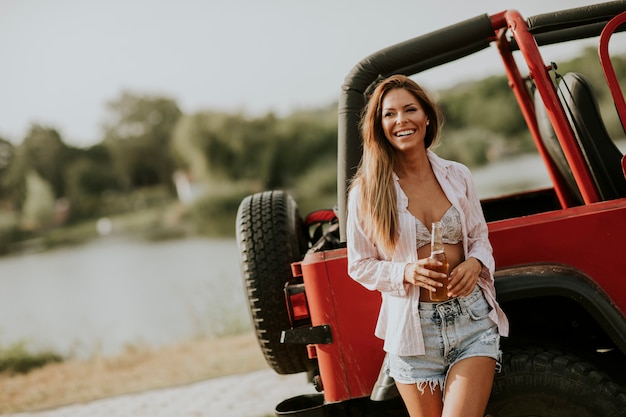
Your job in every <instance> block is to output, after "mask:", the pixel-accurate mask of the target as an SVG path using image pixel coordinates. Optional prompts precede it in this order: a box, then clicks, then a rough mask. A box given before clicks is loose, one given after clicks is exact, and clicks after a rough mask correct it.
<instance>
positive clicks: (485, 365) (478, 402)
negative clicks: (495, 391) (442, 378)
mask: <svg viewBox="0 0 626 417" xmlns="http://www.w3.org/2000/svg"><path fill="white" fill-rule="evenodd" d="M495 368H496V361H495V359H492V358H488V357H483V356H478V357H471V358H466V359H463V360H460V361H459V362H457V363H455V364H454V365H452V367H451V368H450V371H449V372H448V379H447V380H446V391H445V402H444V406H443V413H442V414H441V415H442V417H483V416H484V415H485V408H487V402H489V395H490V394H491V387H492V385H493V378H494V376H495Z"/></svg>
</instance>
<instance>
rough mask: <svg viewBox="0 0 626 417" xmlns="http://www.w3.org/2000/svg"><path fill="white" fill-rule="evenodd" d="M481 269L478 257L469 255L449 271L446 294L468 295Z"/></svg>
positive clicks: (453, 295) (450, 295)
mask: <svg viewBox="0 0 626 417" xmlns="http://www.w3.org/2000/svg"><path fill="white" fill-rule="evenodd" d="M482 269H483V265H482V264H481V263H480V261H479V260H478V259H476V258H473V257H470V258H468V259H466V260H465V261H463V262H461V263H460V264H458V265H457V267H456V268H454V269H453V270H452V272H450V283H449V284H448V296H449V297H459V296H463V297H465V296H468V295H470V294H471V293H472V291H473V290H474V287H475V286H476V283H477V282H478V275H480V271H482ZM405 276H406V273H405Z"/></svg>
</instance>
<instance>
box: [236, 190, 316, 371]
mask: <svg viewBox="0 0 626 417" xmlns="http://www.w3.org/2000/svg"><path fill="white" fill-rule="evenodd" d="M236 223H237V226H236V227H237V244H238V246H239V253H240V257H241V271H242V275H243V279H244V285H245V289H246V292H247V296H248V305H249V307H250V314H251V316H252V321H253V323H254V326H255V330H256V333H257V339H258V341H259V344H260V346H261V350H262V351H263V354H264V356H265V360H266V361H267V363H268V364H269V365H270V367H271V368H272V369H274V371H276V372H277V373H279V374H295V373H299V372H305V371H309V370H311V369H312V368H313V363H312V361H311V360H310V359H309V358H308V354H307V349H306V346H305V345H299V344H283V343H281V342H280V337H281V333H282V331H283V330H286V329H289V328H291V324H290V320H289V314H288V312H287V304H286V300H285V293H284V288H285V283H286V282H288V281H290V280H293V275H292V273H291V264H292V263H293V262H297V261H300V260H302V258H303V256H304V254H305V253H306V250H307V248H308V239H307V238H306V234H305V229H304V224H303V221H302V218H301V217H300V215H299V213H298V208H297V206H296V203H295V201H294V200H293V198H291V196H289V195H288V194H287V193H285V192H284V191H266V192H262V193H257V194H253V195H250V196H248V197H246V198H244V199H243V200H242V202H241V204H240V205H239V209H238V210H237V221H236Z"/></svg>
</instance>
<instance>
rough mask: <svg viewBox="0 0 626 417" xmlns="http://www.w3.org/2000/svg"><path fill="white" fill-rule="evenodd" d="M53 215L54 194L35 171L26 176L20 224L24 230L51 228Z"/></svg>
mask: <svg viewBox="0 0 626 417" xmlns="http://www.w3.org/2000/svg"><path fill="white" fill-rule="evenodd" d="M54 213H55V198H54V192H53V190H52V187H51V186H50V183H49V182H47V181H45V180H44V179H43V178H41V177H40V176H39V174H37V173H36V172H35V171H30V172H29V173H28V174H27V175H26V200H25V201H24V207H23V209H22V224H23V225H24V227H25V228H26V229H31V230H32V229H41V228H44V229H45V228H48V227H50V226H52V224H53V222H54Z"/></svg>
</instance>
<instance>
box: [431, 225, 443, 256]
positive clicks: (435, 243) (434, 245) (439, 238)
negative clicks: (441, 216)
mask: <svg viewBox="0 0 626 417" xmlns="http://www.w3.org/2000/svg"><path fill="white" fill-rule="evenodd" d="M443 252H444V250H443V231H442V226H441V222H434V223H433V224H432V228H431V236H430V253H431V254H433V255H435V254H439V253H443Z"/></svg>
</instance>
